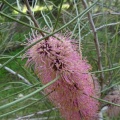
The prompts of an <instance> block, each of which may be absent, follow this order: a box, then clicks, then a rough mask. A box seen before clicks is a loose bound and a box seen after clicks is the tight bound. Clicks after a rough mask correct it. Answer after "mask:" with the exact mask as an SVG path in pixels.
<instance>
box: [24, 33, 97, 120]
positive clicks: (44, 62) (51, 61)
mask: <svg viewBox="0 0 120 120" xmlns="http://www.w3.org/2000/svg"><path fill="white" fill-rule="evenodd" d="M55 36H56V37H58V38H59V39H60V40H58V39H57V38H55V37H53V36H50V37H49V38H48V40H44V41H41V42H39V43H37V44H35V45H34V46H32V47H31V48H30V49H29V50H28V51H27V52H26V57H27V58H28V60H27V63H26V64H27V65H30V64H32V65H34V71H35V73H36V74H37V76H38V77H39V78H40V80H41V81H42V83H43V84H46V83H48V82H50V81H51V80H53V79H55V78H56V76H58V75H60V76H61V77H60V78H59V80H57V81H56V82H55V83H53V84H52V85H51V86H49V87H47V88H46V89H45V93H46V94H47V93H50V92H51V94H50V95H49V99H50V100H51V102H53V104H54V105H55V106H56V107H58V108H59V111H60V113H61V115H62V116H63V117H64V118H65V119H66V120H97V119H98V107H99V103H98V101H97V100H95V99H93V98H92V97H91V96H94V97H97V95H96V93H97V92H98V91H97V90H98V83H97V81H95V82H94V81H93V79H92V76H91V74H90V73H89V70H91V66H90V65H89V64H88V63H87V61H86V60H83V59H82V54H81V51H80V53H78V52H77V46H76V45H75V44H72V43H73V42H74V41H72V40H71V39H70V38H69V37H65V36H63V35H61V34H56V35H55ZM40 38H42V36H40V35H38V36H37V37H35V38H34V39H33V40H29V42H28V45H30V44H32V43H33V42H35V41H37V40H39V39H40ZM94 83H97V84H95V85H97V86H95V85H94ZM95 87H97V89H96V88H95Z"/></svg>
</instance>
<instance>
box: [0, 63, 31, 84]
mask: <svg viewBox="0 0 120 120" xmlns="http://www.w3.org/2000/svg"><path fill="white" fill-rule="evenodd" d="M0 66H2V64H0ZM4 69H5V70H7V71H8V72H10V73H11V74H13V75H16V76H17V77H19V78H20V79H21V80H23V81H24V82H25V83H26V84H28V85H31V83H30V82H29V81H28V80H27V79H26V78H24V77H23V76H22V75H20V74H18V73H17V72H15V71H13V70H12V69H10V68H8V67H4Z"/></svg>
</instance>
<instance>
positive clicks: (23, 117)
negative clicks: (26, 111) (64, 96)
mask: <svg viewBox="0 0 120 120" xmlns="http://www.w3.org/2000/svg"><path fill="white" fill-rule="evenodd" d="M55 109H56V108H52V109H48V110H44V111H39V112H36V113H33V114H30V115H26V116H22V117H19V118H17V119H16V120H23V119H29V118H31V117H33V116H35V115H42V114H44V113H47V112H50V111H52V110H55Z"/></svg>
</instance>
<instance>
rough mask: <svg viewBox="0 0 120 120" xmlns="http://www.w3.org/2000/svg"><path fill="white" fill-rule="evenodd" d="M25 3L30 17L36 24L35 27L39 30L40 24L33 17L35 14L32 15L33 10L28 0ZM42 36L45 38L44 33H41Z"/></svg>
mask: <svg viewBox="0 0 120 120" xmlns="http://www.w3.org/2000/svg"><path fill="white" fill-rule="evenodd" d="M24 2H25V4H26V7H27V9H28V13H29V16H30V17H31V19H32V21H33V22H34V24H35V27H37V28H39V24H38V22H37V20H36V19H35V17H34V15H33V13H32V10H31V8H30V5H29V2H28V0H24ZM40 34H41V35H42V36H43V37H44V36H45V35H44V34H43V32H42V31H40Z"/></svg>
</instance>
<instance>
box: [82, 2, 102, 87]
mask: <svg viewBox="0 0 120 120" xmlns="http://www.w3.org/2000/svg"><path fill="white" fill-rule="evenodd" d="M82 2H83V5H84V8H85V9H86V8H88V5H87V2H86V0H82ZM88 19H89V22H90V25H91V27H92V31H93V35H94V43H95V47H96V51H97V57H98V68H99V70H100V71H102V72H101V74H100V78H101V89H103V80H104V73H103V67H102V61H101V51H100V44H99V40H98V35H97V30H96V28H95V24H94V21H93V19H92V15H91V13H90V12H88Z"/></svg>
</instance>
